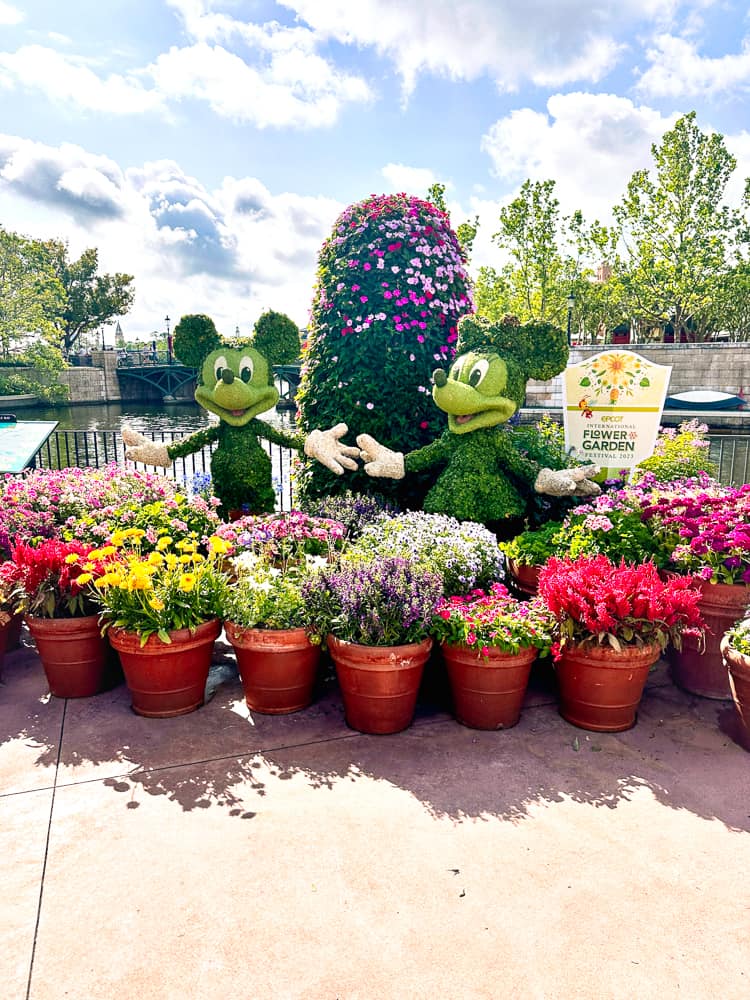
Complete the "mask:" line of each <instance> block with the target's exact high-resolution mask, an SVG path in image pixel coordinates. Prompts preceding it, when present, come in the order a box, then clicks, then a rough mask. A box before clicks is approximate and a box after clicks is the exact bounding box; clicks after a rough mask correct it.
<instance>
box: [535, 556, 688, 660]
mask: <svg viewBox="0 0 750 1000" xmlns="http://www.w3.org/2000/svg"><path fill="white" fill-rule="evenodd" d="M539 596H540V597H541V598H542V599H543V601H544V603H545V604H546V605H547V607H548V608H549V610H550V611H551V612H552V614H553V615H554V617H555V619H556V623H557V624H556V634H557V640H556V642H555V643H554V644H553V646H552V652H553V654H554V655H555V658H556V659H557V658H558V657H559V655H560V652H561V650H562V649H563V648H564V647H565V646H566V645H567V644H569V643H575V644H586V643H590V644H596V645H606V644H609V645H610V646H611V647H612V648H613V649H617V650H619V649H621V648H622V646H633V645H639V646H640V645H645V644H649V643H654V642H655V643H658V644H659V646H660V648H661V649H665V648H666V646H667V643H668V642H672V643H673V644H674V645H676V646H677V647H678V648H679V646H680V642H681V637H682V634H683V633H684V632H685V631H686V630H687V629H691V630H696V631H700V630H701V629H702V625H703V623H702V619H701V616H700V611H699V608H698V604H699V601H700V598H701V592H700V590H699V589H698V587H697V586H696V585H695V584H694V582H693V580H691V579H690V577H674V578H672V579H670V580H668V581H666V582H665V581H664V580H662V579H661V577H660V576H659V571H658V570H657V568H656V566H655V565H654V563H652V562H647V563H644V564H643V565H641V566H628V565H627V564H626V563H625V562H620V563H619V565H618V564H617V563H613V562H611V561H610V560H609V559H607V557H606V556H602V555H599V556H593V557H587V556H581V557H579V558H578V559H558V558H557V557H554V556H553V558H552V559H550V560H549V562H548V563H547V564H546V566H544V567H543V568H542V571H541V573H540V574H539Z"/></svg>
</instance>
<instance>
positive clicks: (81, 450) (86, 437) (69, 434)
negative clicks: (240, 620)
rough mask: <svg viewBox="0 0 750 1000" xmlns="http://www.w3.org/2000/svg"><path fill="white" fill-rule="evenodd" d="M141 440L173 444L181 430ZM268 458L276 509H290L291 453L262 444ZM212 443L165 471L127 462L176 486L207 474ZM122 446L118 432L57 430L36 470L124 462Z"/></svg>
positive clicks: (37, 460)
mask: <svg viewBox="0 0 750 1000" xmlns="http://www.w3.org/2000/svg"><path fill="white" fill-rule="evenodd" d="M143 435H144V437H147V438H148V439H149V440H150V441H156V442H157V443H159V444H167V445H168V444H172V443H173V442H174V441H179V440H181V439H182V438H184V436H185V435H184V433H182V432H180V431H168V430H167V431H144V432H143ZM261 444H262V445H263V447H264V448H265V450H266V452H267V453H268V455H269V457H270V459H271V475H272V480H273V485H274V490H275V492H276V507H277V509H278V510H291V506H292V499H291V492H292V489H291V467H292V455H293V454H294V452H293V451H292V450H291V449H289V448H282V447H281V446H279V445H275V444H270V443H269V442H268V441H261ZM215 448H216V445H215V444H211V445H207V446H206V447H205V448H203V449H202V450H201V451H196V452H195V453H194V454H192V455H185V456H184V457H182V458H176V459H175V460H174V462H173V463H172V465H170V466H169V467H168V468H161V467H157V466H153V465H144V464H143V463H142V462H129V463H128V464H129V465H130V466H131V467H132V468H136V469H141V470H146V471H148V472H156V473H159V474H160V475H163V476H167V477H168V478H169V479H174V480H175V481H176V482H179V483H188V484H189V483H191V482H192V480H193V477H194V476H195V474H196V473H202V474H204V475H205V474H210V471H211V455H212V453H213V451H214V449H215ZM125 461H126V459H125V445H124V443H123V440H122V435H121V434H120V432H119V431H111V430H110V431H99V430H92V431H64V430H56V431H54V432H53V433H52V434H51V435H50V437H49V438H48V439H47V441H46V442H45V444H44V445H43V446H42V448H41V449H40V450H39V451H38V452H37V454H36V456H35V458H34V463H33V464H34V467H35V468H45V469H65V468H69V467H71V466H77V467H78V468H86V467H91V468H100V467H101V466H104V465H108V464H109V463H110V462H118V463H120V464H122V463H124V462H125Z"/></svg>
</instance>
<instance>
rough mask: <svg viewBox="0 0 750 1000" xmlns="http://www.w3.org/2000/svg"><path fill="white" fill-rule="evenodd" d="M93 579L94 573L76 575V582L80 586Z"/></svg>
mask: <svg viewBox="0 0 750 1000" xmlns="http://www.w3.org/2000/svg"><path fill="white" fill-rule="evenodd" d="M93 579H94V576H93V574H92V573H81V575H80V576H78V577H76V581H75V582H76V583H77V584H78V586H79V587H82V586H83V585H84V584H86V583H91V581H92V580H93Z"/></svg>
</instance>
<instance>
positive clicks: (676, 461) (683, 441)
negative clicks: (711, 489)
mask: <svg viewBox="0 0 750 1000" xmlns="http://www.w3.org/2000/svg"><path fill="white" fill-rule="evenodd" d="M707 431H708V427H707V426H706V425H705V424H701V423H699V422H698V421H697V420H686V421H683V423H681V424H680V426H679V427H678V428H677V429H676V430H675V428H674V427H662V428H661V429H660V431H659V436H658V438H657V440H656V445H655V446H654V453H653V455H651V456H650V457H649V458H645V459H644V460H643V461H642V462H641V463H640V464H639V465H638V467H637V468H636V470H635V476H634V479H635V480H636V481H638V480H639V479H641V478H642V477H643V476H644V475H645V474H646V473H647V472H650V473H652V475H653V476H654V477H655V478H656V479H657V480H658V481H659V482H661V483H668V482H671V481H672V480H673V479H684V478H686V477H688V476H697V475H698V473H699V472H706V473H708V475H709V476H715V475H716V474H717V471H718V470H717V467H716V464H715V463H714V462H712V461H711V459H710V458H709V457H708V449H709V447H710V442H709V441H707V440H706V438H705V434H706V432H707Z"/></svg>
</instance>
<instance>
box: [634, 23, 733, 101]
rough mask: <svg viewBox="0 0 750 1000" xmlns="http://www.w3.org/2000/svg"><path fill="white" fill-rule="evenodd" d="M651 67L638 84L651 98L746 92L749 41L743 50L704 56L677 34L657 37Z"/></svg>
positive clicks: (651, 51) (650, 54) (648, 54)
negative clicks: (721, 54) (676, 35)
mask: <svg viewBox="0 0 750 1000" xmlns="http://www.w3.org/2000/svg"><path fill="white" fill-rule="evenodd" d="M646 57H647V59H648V61H649V62H650V63H651V65H650V67H649V68H648V69H647V70H646V71H645V72H644V73H643V74H642V75H641V77H640V79H639V80H638V82H637V84H636V89H637V90H638V92H639V93H642V94H646V95H648V96H649V97H671V98H684V97H701V98H705V97H713V96H716V95H717V94H724V93H729V92H732V91H746V90H747V89H748V85H750V40H748V39H744V40H743V42H742V51H741V52H739V53H735V54H732V53H729V54H727V55H723V56H716V57H711V56H702V55H700V53H699V51H698V46H697V44H696V43H695V42H691V41H687V40H686V39H685V38H677V37H675V36H674V35H668V34H662V35H658V36H657V37H656V38H655V39H654V42H653V44H652V45H651V46H650V47H649V48H647V50H646Z"/></svg>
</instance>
